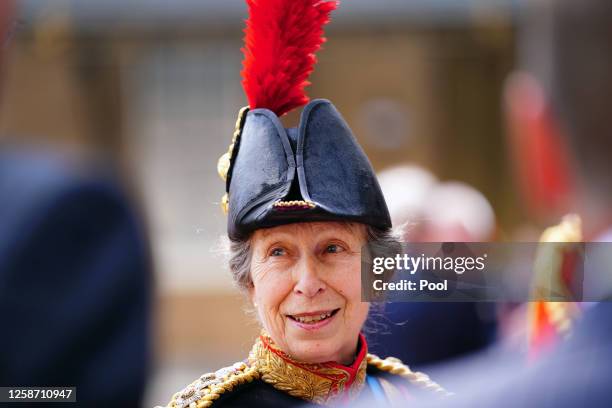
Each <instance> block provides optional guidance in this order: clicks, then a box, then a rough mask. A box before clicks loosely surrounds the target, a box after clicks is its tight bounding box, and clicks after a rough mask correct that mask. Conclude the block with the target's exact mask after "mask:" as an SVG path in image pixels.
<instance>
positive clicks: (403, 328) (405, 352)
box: [369, 165, 496, 369]
mask: <svg viewBox="0 0 612 408" xmlns="http://www.w3.org/2000/svg"><path fill="white" fill-rule="evenodd" d="M379 178H380V184H381V188H382V190H383V194H384V195H385V198H386V200H387V203H388V206H389V212H390V214H391V219H392V220H393V225H394V226H395V228H396V229H398V232H399V234H400V235H401V237H402V240H404V241H405V242H488V241H490V240H491V239H492V238H493V236H494V233H495V215H494V213H493V209H492V207H491V205H490V204H489V202H488V201H487V199H486V198H485V197H484V196H483V195H482V193H480V192H479V191H477V190H476V189H474V188H473V187H471V186H469V185H467V184H465V183H460V182H453V181H448V182H439V181H438V180H437V178H436V177H435V176H434V175H433V174H431V173H430V172H429V171H427V170H426V169H424V168H422V167H419V166H416V165H402V166H397V167H392V168H390V169H387V170H385V171H382V172H381V173H380V174H379ZM449 202H452V203H453V205H452V206H449V205H448V203H449ZM379 320H380V328H378V327H377V330H376V331H374V332H373V333H372V334H370V335H369V337H370V339H371V340H372V341H371V344H372V350H373V352H375V353H376V352H383V350H384V352H386V353H389V354H391V355H394V356H397V357H398V358H400V359H401V360H402V361H409V362H410V364H411V366H413V367H417V368H419V369H420V368H422V367H423V366H426V365H429V364H435V363H442V362H444V361H446V360H448V359H452V358H459V357H462V356H465V355H466V354H469V353H473V352H477V351H480V350H482V349H483V348H485V347H487V346H489V345H490V344H491V343H492V342H493V341H494V340H495V333H496V321H495V308H494V305H492V304H487V303H474V302H439V303H437V302H391V303H387V304H385V306H384V313H383V316H382V317H381V318H380V319H379Z"/></svg>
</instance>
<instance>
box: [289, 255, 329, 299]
mask: <svg viewBox="0 0 612 408" xmlns="http://www.w3.org/2000/svg"><path fill="white" fill-rule="evenodd" d="M325 287H326V285H325V282H324V281H323V280H322V279H321V278H320V276H319V269H318V268H317V262H316V260H314V259H312V258H311V257H305V258H304V259H302V260H301V261H300V263H299V265H298V266H297V267H296V282H295V286H294V288H293V291H294V292H295V293H297V294H299V295H304V296H307V297H314V296H316V295H317V294H319V293H322V292H323V291H324V290H325Z"/></svg>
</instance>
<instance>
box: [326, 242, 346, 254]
mask: <svg viewBox="0 0 612 408" xmlns="http://www.w3.org/2000/svg"><path fill="white" fill-rule="evenodd" d="M342 251H344V248H342V247H341V246H340V245H336V244H329V245H328V246H327V247H325V252H326V253H328V254H337V253H339V252H342Z"/></svg>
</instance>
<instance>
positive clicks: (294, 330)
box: [250, 222, 369, 364]
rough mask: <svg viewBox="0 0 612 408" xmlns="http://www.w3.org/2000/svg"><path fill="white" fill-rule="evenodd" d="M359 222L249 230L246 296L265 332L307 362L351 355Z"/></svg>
mask: <svg viewBox="0 0 612 408" xmlns="http://www.w3.org/2000/svg"><path fill="white" fill-rule="evenodd" d="M364 243H365V227H364V226H363V225H361V224H346V223H338V222H313V223H297V224H288V225H283V226H279V227H274V228H266V229H260V230H257V231H256V232H255V233H254V234H253V237H252V241H251V244H252V251H253V254H252V260H251V275H252V279H253V288H252V289H251V291H250V292H251V298H252V301H253V303H254V305H255V306H256V308H257V311H258V314H259V318H260V320H261V322H262V324H263V326H264V328H265V329H266V331H267V332H268V334H269V335H270V336H271V337H272V340H274V342H275V343H276V344H277V345H278V346H279V347H280V348H281V349H282V350H283V351H284V352H286V353H287V354H289V355H290V356H291V357H293V358H295V359H297V360H300V361H304V362H309V363H321V362H326V361H336V362H340V363H344V364H348V363H351V362H352V361H353V359H354V356H355V351H356V346H357V339H358V334H359V331H360V330H361V326H362V325H363V323H364V321H365V319H366V317H367V314H368V308H369V304H368V303H364V302H361V278H360V274H361V272H360V268H361V259H360V255H361V254H360V251H361V246H362V245H363V244H364Z"/></svg>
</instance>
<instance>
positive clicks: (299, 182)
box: [226, 99, 391, 238]
mask: <svg viewBox="0 0 612 408" xmlns="http://www.w3.org/2000/svg"><path fill="white" fill-rule="evenodd" d="M243 115H244V118H243V119H242V120H239V126H241V125H242V130H241V131H240V128H239V129H238V132H239V133H238V134H237V138H236V141H235V143H234V147H233V149H232V157H231V160H230V163H231V165H230V167H229V171H228V173H227V180H226V190H227V192H228V196H229V200H228V210H229V211H228V212H229V214H228V224H227V230H228V235H229V236H230V238H246V237H248V235H249V234H250V233H251V232H253V231H254V230H256V229H258V228H266V227H273V226H277V225H282V224H289V223H294V222H308V221H354V222H360V223H363V224H368V225H371V226H374V227H377V228H380V229H385V228H390V227H391V219H390V217H389V211H388V210H387V205H386V204H385V200H384V198H383V195H382V192H381V190H380V187H379V185H378V181H377V180H376V176H375V175H374V171H373V169H372V166H371V165H370V162H369V160H368V158H367V157H366V155H365V153H364V152H363V150H362V149H361V147H360V146H359V144H358V143H357V141H356V140H355V137H354V136H353V134H352V133H351V130H350V129H349V127H348V125H347V124H346V122H345V121H344V119H343V118H342V116H341V115H340V113H339V112H338V111H337V110H336V108H335V107H334V105H332V103H331V102H329V101H327V100H324V99H316V100H313V101H312V102H310V103H309V104H308V105H306V107H305V108H304V110H303V112H302V117H301V119H300V124H299V126H298V127H297V128H290V129H285V128H284V127H283V126H282V124H281V122H280V120H279V118H278V117H277V116H276V114H275V113H274V112H272V111H270V110H268V109H253V110H251V111H248V113H243Z"/></svg>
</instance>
